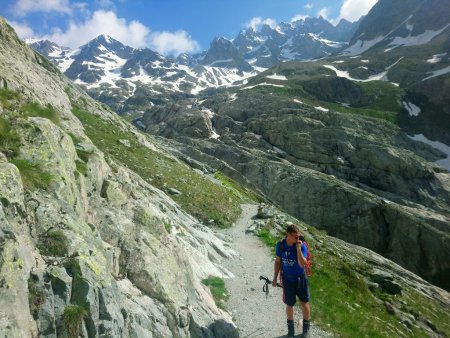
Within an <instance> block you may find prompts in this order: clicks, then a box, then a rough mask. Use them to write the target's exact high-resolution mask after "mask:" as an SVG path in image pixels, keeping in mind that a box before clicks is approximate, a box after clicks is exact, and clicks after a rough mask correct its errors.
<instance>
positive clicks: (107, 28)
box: [41, 10, 200, 54]
mask: <svg viewBox="0 0 450 338" xmlns="http://www.w3.org/2000/svg"><path fill="white" fill-rule="evenodd" d="M100 34H106V35H109V36H111V37H113V38H114V39H116V40H118V41H120V42H122V43H123V44H125V45H128V46H131V47H135V48H144V47H149V48H151V49H153V50H155V51H157V52H159V53H161V54H179V53H185V52H192V51H197V50H199V48H200V46H199V44H198V43H197V41H195V40H193V39H192V38H191V36H190V35H189V34H188V33H187V32H186V31H183V30H180V31H176V32H151V31H150V29H149V28H148V27H147V26H145V25H143V24H142V23H140V22H139V21H130V22H127V21H126V20H125V19H124V18H119V17H117V15H116V13H114V12H113V11H104V10H99V11H96V12H94V13H93V14H92V16H91V17H90V18H88V19H87V20H86V21H84V22H74V21H71V22H70V23H69V25H68V28H67V30H65V31H62V30H61V29H55V30H54V31H53V32H52V33H51V34H48V35H45V36H43V37H41V38H42V39H47V40H50V41H53V42H55V43H57V44H58V45H61V46H67V47H71V48H76V47H79V46H81V45H83V44H85V43H87V42H89V41H90V40H92V39H94V38H96V37H97V36H99V35H100Z"/></svg>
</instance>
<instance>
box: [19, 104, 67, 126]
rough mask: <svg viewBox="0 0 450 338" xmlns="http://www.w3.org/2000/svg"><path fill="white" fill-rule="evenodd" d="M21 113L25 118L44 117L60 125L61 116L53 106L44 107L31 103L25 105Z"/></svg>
mask: <svg viewBox="0 0 450 338" xmlns="http://www.w3.org/2000/svg"><path fill="white" fill-rule="evenodd" d="M20 112H21V114H22V116H24V117H33V116H38V117H44V118H46V119H49V120H50V121H52V122H53V123H55V124H58V123H59V115H58V114H57V112H56V110H55V109H54V108H53V107H52V106H51V105H47V106H45V107H44V106H42V105H41V104H39V103H36V102H31V103H27V104H25V105H23V106H22V107H21V108H20Z"/></svg>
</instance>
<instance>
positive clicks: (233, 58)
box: [201, 37, 253, 71]
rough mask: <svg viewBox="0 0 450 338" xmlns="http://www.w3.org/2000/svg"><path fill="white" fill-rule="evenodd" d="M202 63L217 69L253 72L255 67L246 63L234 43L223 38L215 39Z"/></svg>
mask: <svg viewBox="0 0 450 338" xmlns="http://www.w3.org/2000/svg"><path fill="white" fill-rule="evenodd" d="M201 63H202V64H203V65H208V66H215V67H224V68H237V69H239V70H241V71H252V70H253V67H252V66H250V64H249V63H248V62H247V61H245V59H244V57H243V56H242V54H241V53H239V50H238V49H237V48H236V47H235V46H234V45H233V43H232V42H231V41H230V40H228V39H226V38H223V37H218V38H215V39H214V40H213V41H212V42H211V46H210V47H209V50H208V52H207V53H206V55H205V57H204V58H203V60H202V62H201Z"/></svg>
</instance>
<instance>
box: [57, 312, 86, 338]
mask: <svg viewBox="0 0 450 338" xmlns="http://www.w3.org/2000/svg"><path fill="white" fill-rule="evenodd" d="M88 313H89V312H88V310H87V309H86V306H83V305H73V304H70V305H68V306H66V307H65V309H64V314H63V320H64V326H65V328H66V330H67V337H68V338H77V337H78V336H79V334H80V330H81V324H82V323H83V320H84V319H85V318H86V317H87V316H88Z"/></svg>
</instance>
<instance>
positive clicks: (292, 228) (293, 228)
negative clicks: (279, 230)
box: [286, 224, 300, 234]
mask: <svg viewBox="0 0 450 338" xmlns="http://www.w3.org/2000/svg"><path fill="white" fill-rule="evenodd" d="M293 232H298V233H300V229H299V228H298V226H297V225H296V224H290V225H288V227H287V228H286V233H287V234H291V233H293Z"/></svg>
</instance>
